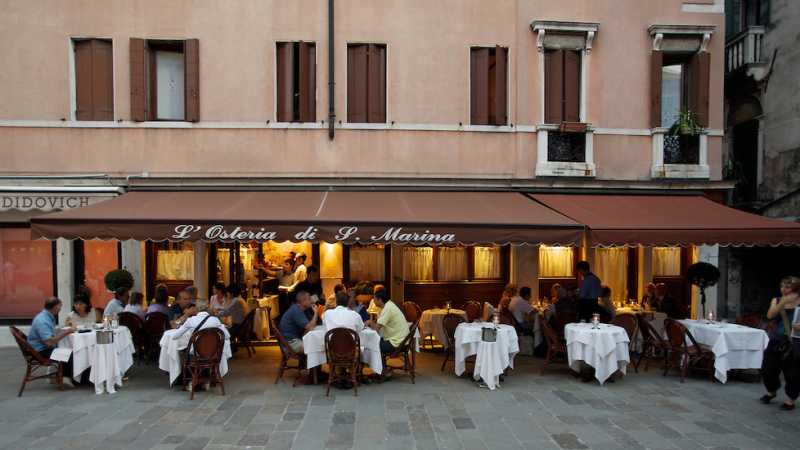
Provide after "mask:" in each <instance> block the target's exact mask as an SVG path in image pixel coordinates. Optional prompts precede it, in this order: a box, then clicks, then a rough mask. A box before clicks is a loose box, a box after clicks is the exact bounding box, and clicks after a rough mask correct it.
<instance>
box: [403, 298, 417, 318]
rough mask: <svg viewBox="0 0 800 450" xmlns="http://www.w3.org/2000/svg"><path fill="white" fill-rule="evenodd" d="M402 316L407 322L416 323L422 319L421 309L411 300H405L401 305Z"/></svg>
mask: <svg viewBox="0 0 800 450" xmlns="http://www.w3.org/2000/svg"><path fill="white" fill-rule="evenodd" d="M402 308H403V315H404V316H406V321H407V322H412V323H413V322H416V321H418V320H419V319H420V317H422V308H420V306H419V305H418V304H416V303H414V302H412V301H411V300H406V301H404V302H403V304H402Z"/></svg>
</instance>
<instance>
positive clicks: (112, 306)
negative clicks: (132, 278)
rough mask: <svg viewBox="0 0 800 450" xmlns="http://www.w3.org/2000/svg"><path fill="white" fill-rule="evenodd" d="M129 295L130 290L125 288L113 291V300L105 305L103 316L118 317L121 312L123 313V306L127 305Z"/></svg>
mask: <svg viewBox="0 0 800 450" xmlns="http://www.w3.org/2000/svg"><path fill="white" fill-rule="evenodd" d="M130 297H131V294H130V290H129V289H128V288H126V287H118V288H117V290H116V291H114V298H112V299H111V301H110V302H108V304H107V305H106V309H105V310H104V311H103V315H104V316H118V315H119V314H120V313H121V312H123V311H125V305H127V304H128V300H129V299H130Z"/></svg>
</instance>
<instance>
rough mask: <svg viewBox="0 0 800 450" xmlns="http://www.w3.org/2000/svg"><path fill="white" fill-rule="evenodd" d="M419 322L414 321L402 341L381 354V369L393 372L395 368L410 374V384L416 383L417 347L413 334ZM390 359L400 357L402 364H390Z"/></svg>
mask: <svg viewBox="0 0 800 450" xmlns="http://www.w3.org/2000/svg"><path fill="white" fill-rule="evenodd" d="M418 326H419V322H414V323H413V324H412V325H411V327H410V328H409V330H408V335H407V336H406V338H405V339H403V342H401V343H400V345H399V346H397V348H396V349H395V350H394V351H393V352H391V353H383V354H381V358H383V370H384V371H385V372H393V371H395V370H402V371H404V372H406V373H407V374H409V375H410V376H411V384H416V383H415V381H414V378H415V377H416V368H417V356H416V355H417V349H416V348H414V335H415V334H416V333H417V327H418ZM390 359H401V360H403V365H402V366H398V365H390V364H389V360H390Z"/></svg>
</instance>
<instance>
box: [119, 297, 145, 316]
mask: <svg viewBox="0 0 800 450" xmlns="http://www.w3.org/2000/svg"><path fill="white" fill-rule="evenodd" d="M123 311H125V312H130V313H134V314H136V315H137V316H139V318H140V319H142V320H144V318H145V316H146V315H147V307H146V306H145V304H144V294H142V293H141V292H134V293H132V294H131V299H130V300H129V301H128V304H127V305H125V309H123Z"/></svg>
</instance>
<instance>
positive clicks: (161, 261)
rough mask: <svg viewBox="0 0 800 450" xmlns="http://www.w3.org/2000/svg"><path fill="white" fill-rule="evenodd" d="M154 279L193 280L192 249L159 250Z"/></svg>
mask: <svg viewBox="0 0 800 450" xmlns="http://www.w3.org/2000/svg"><path fill="white" fill-rule="evenodd" d="M156 279H158V280H193V279H194V252H193V251H192V250H159V251H158V259H157V261H156Z"/></svg>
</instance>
